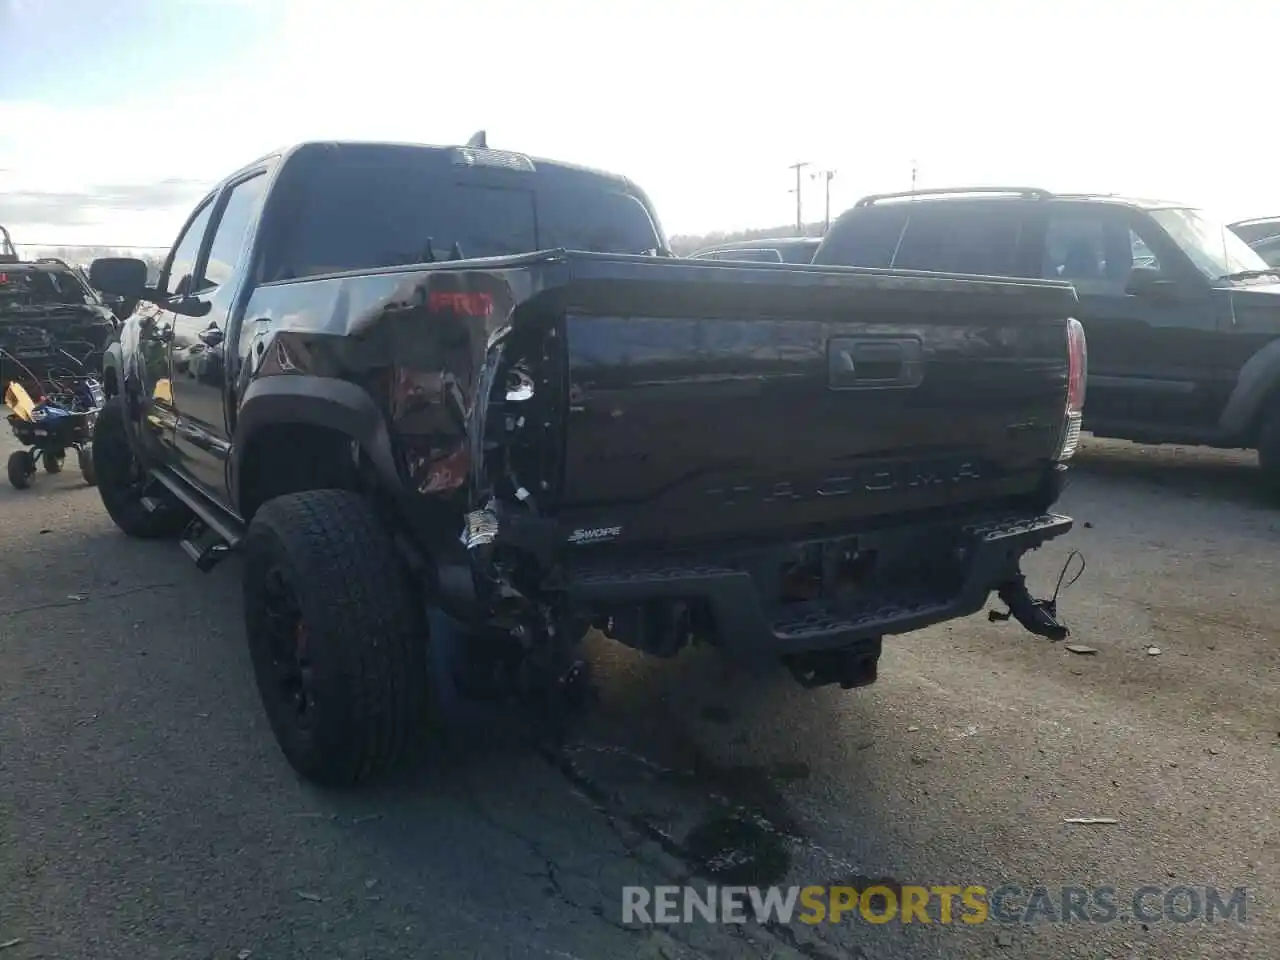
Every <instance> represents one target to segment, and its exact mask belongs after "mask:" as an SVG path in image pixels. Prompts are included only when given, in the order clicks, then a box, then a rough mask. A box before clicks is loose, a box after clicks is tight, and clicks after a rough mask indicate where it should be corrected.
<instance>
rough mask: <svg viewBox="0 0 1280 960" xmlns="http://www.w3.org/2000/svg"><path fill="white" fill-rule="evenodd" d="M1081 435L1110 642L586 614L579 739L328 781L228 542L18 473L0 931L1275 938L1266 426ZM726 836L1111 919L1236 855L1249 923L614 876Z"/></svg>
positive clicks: (1199, 942) (1278, 747) (15, 947)
mask: <svg viewBox="0 0 1280 960" xmlns="http://www.w3.org/2000/svg"><path fill="white" fill-rule="evenodd" d="M9 449H10V442H9V441H8V440H7V439H6V441H5V442H4V444H3V445H0V454H3V455H6V456H7V454H8V452H9ZM1078 466H1079V469H1078V470H1077V471H1076V474H1075V479H1074V482H1073V485H1072V487H1071V489H1070V490H1069V492H1068V494H1067V496H1066V498H1065V501H1064V504H1063V506H1064V507H1065V509H1066V511H1067V512H1069V513H1071V514H1072V515H1073V516H1074V517H1075V518H1076V520H1077V528H1076V530H1075V531H1074V532H1073V533H1072V534H1071V535H1070V536H1069V537H1067V538H1064V539H1063V540H1061V541H1058V542H1055V543H1052V544H1050V545H1049V546H1048V547H1046V548H1045V550H1043V551H1041V553H1040V554H1038V555H1036V556H1035V557H1034V558H1033V560H1032V562H1031V563H1030V567H1031V570H1032V573H1033V582H1034V583H1035V584H1036V585H1037V586H1038V587H1039V588H1040V589H1042V590H1043V589H1045V588H1051V587H1052V582H1053V579H1054V578H1055V577H1056V575H1057V572H1058V570H1059V568H1060V567H1061V566H1062V564H1063V562H1064V560H1065V559H1066V557H1067V554H1068V553H1069V551H1070V550H1071V549H1073V548H1074V549H1078V550H1080V551H1082V552H1083V554H1084V555H1085V557H1086V559H1087V560H1088V564H1089V565H1088V569H1087V571H1086V572H1085V574H1084V575H1083V577H1082V578H1081V580H1080V581H1079V583H1077V584H1076V585H1075V586H1074V587H1073V588H1071V589H1070V590H1069V591H1068V592H1067V593H1066V594H1065V596H1064V600H1063V614H1064V616H1065V617H1066V618H1067V619H1068V622H1069V623H1071V625H1072V626H1073V628H1074V631H1075V636H1074V637H1073V640H1074V641H1075V642H1077V643H1081V644H1087V645H1088V646H1090V647H1092V648H1094V650H1095V651H1096V652H1094V653H1092V654H1077V653H1072V652H1070V651H1068V650H1067V649H1066V647H1065V646H1064V645H1061V644H1059V645H1051V644H1048V643H1045V642H1043V641H1039V640H1036V639H1035V638H1032V637H1030V636H1029V635H1027V634H1025V633H1023V632H1022V631H1021V630H1020V629H1019V628H1017V627H1016V626H1012V625H1009V624H994V623H989V622H988V621H987V620H986V618H985V617H982V616H978V617H973V618H971V619H969V620H966V621H963V622H959V623H954V624H949V625H945V626H941V627H938V628H935V629H930V630H927V631H924V632H921V633H918V634H914V635H911V636H908V637H902V638H898V639H895V640H893V641H892V642H890V643H889V644H888V645H887V648H886V652H885V655H884V658H883V661H882V663H881V674H880V675H881V680H880V682H879V683H878V684H877V685H876V686H874V687H872V688H869V689H866V690H863V691H857V692H847V693H846V692H841V691H838V690H821V691H817V692H809V691H805V690H803V689H801V688H799V687H798V686H797V685H795V684H794V683H793V682H792V681H791V680H790V679H789V678H787V677H786V676H784V675H782V674H781V673H775V672H768V673H759V672H754V673H748V672H745V671H743V670H742V669H740V668H734V667H732V666H730V665H728V664H726V663H725V662H724V661H722V660H720V659H718V658H716V657H715V656H712V655H710V654H708V653H705V652H702V651H693V652H690V653H688V654H686V655H684V656H681V657H680V658H678V659H677V660H675V661H672V662H656V661H652V660H648V659H645V658H643V657H640V656H639V655H635V654H632V653H631V652H629V651H627V650H625V649H622V648H618V647H616V646H613V645H609V644H607V643H604V642H600V643H593V644H592V646H591V655H592V659H593V660H594V661H595V665H596V671H597V675H598V679H599V687H600V703H599V704H598V705H597V707H596V708H595V709H594V710H593V711H592V712H591V713H589V714H588V715H587V716H585V717H584V718H583V719H582V720H581V722H580V723H579V725H578V728H577V729H576V730H575V731H574V732H573V734H572V736H571V738H570V741H569V743H568V745H567V746H566V747H565V748H564V749H563V750H562V751H560V752H558V753H551V752H546V753H543V752H539V751H534V750H529V749H524V748H520V749H511V748H508V749H503V748H501V747H500V746H498V745H497V744H496V743H494V742H493V738H485V739H482V740H479V741H477V742H476V743H475V744H474V745H473V749H471V751H470V754H471V755H470V756H469V757H468V758H466V759H460V758H458V757H456V756H455V757H453V759H440V760H438V761H436V762H434V763H433V764H431V765H429V766H428V767H427V768H426V769H424V770H423V771H421V772H420V773H417V774H415V775H413V776H412V777H409V778H407V779H406V781H405V782H402V783H398V784H394V785H390V786H384V787H380V788H377V789H370V790H364V791H360V792H355V793H347V794H337V795H334V794H325V793H322V792H319V791H317V790H314V789H312V788H310V787H308V786H305V785H303V784H301V783H300V782H299V781H298V780H297V779H296V778H295V777H294V776H293V775H292V773H291V772H290V770H289V768H288V767H287V766H286V764H285V763H284V761H283V759H282V758H281V756H280V754H279V753H278V751H277V749H276V747H275V744H274V742H273V740H272V739H271V735H270V733H269V731H268V729H267V725H266V722H265V719H264V716H263V714H262V711H261V708H260V706H259V704H258V702H257V699H256V693H255V690H254V687H253V684H252V678H251V673H250V668H249V663H248V658H247V655H246V651H245V649H244V643H243V639H242V635H241V629H240V623H239V619H238V618H239V603H238V589H237V582H236V579H237V577H238V574H239V567H238V563H237V562H236V561H231V562H228V563H226V564H224V565H222V567H220V568H219V569H217V570H215V571H214V572H213V573H211V574H208V575H202V574H200V573H198V572H197V571H196V570H195V569H194V568H193V567H192V566H190V565H189V564H188V563H187V561H186V560H185V558H184V557H183V556H182V554H181V553H180V552H179V551H178V549H177V547H176V546H175V545H172V544H162V543H161V544H158V543H140V542H131V541H127V540H126V539H125V538H124V537H123V536H122V535H120V534H118V533H117V532H116V531H115V530H114V528H113V527H112V526H111V524H110V523H109V521H108V520H107V518H106V516H105V514H104V512H103V511H102V509H101V507H100V505H99V502H98V499H97V495H96V494H95V493H94V492H93V491H92V490H89V489H86V488H85V487H84V486H83V485H82V484H81V482H80V478H79V477H78V475H77V474H76V473H75V472H74V470H72V471H71V472H69V473H67V474H63V475H61V476H54V477H50V476H46V475H44V474H41V475H40V476H39V478H38V479H37V481H36V486H35V488H34V489H32V490H28V491H25V492H22V493H19V492H17V491H14V490H12V489H10V488H9V487H8V486H7V485H6V486H3V487H0V518H2V520H0V531H2V536H3V540H2V542H3V546H4V551H3V553H2V554H0V957H3V960H29V958H33V957H50V958H55V957H56V958H79V957H85V958H89V957H92V958H95V960H107V958H115V957H129V958H131V960H141V958H151V957H156V958H160V957H164V958H188V957H191V958H197V957H200V958H203V957H219V958H232V957H239V958H246V957H253V958H284V957H308V958H322V957H324V958H328V957H332V958H363V957H369V958H375V957H378V958H380V957H406V958H408V957H414V958H419V957H445V958H452V957H477V958H484V960H488V958H505V957H512V958H523V957H530V958H542V957H558V958H565V960H579V958H580V960H602V958H611V957H619V958H624V957H625V958H630V957H642V958H655V960H656V958H667V960H677V958H693V957H724V958H740V957H747V958H750V957H761V958H764V957H772V958H789V957H809V958H815V957H816V958H826V957H833V958H834V957H866V958H883V957H947V958H969V957H1010V958H1044V957H1054V958H1067V957H1088V958H1102V957H1111V958H1130V957H1134V958H1152V960H1155V958H1182V957H1187V958H1201V960H1207V958H1218V957H1257V958H1264V957H1266V958H1274V957H1275V956H1276V955H1277V950H1278V949H1280V947H1278V946H1277V945H1278V944H1280V923H1277V919H1276V910H1277V891H1278V890H1280V856H1277V852H1278V849H1280V832H1278V831H1277V827H1276V820H1275V816H1276V811H1277V808H1278V807H1280V706H1278V701H1277V696H1276V693H1277V677H1278V676H1280V658H1278V655H1277V645H1276V643H1275V630H1276V629H1277V628H1275V627H1274V626H1273V623H1274V621H1273V619H1272V617H1271V616H1270V615H1269V614H1270V613H1271V610H1270V609H1268V608H1269V606H1271V607H1272V608H1273V607H1274V604H1275V602H1276V600H1277V598H1278V597H1280V592H1278V590H1277V587H1276V583H1277V573H1278V570H1277V553H1276V546H1277V543H1280V510H1277V509H1275V508H1272V507H1269V506H1267V505H1266V504H1265V503H1263V502H1262V501H1261V500H1260V499H1259V497H1258V496H1257V495H1256V494H1255V492H1254V472H1253V471H1254V467H1253V462H1252V458H1251V457H1248V456H1244V455H1236V454H1223V453H1213V452H1206V451H1198V450H1184V449H1177V448H1165V449H1160V450H1156V449H1151V448H1141V447H1134V446H1131V445H1128V444H1123V443H1113V442H1101V441H1096V440H1089V441H1087V443H1086V448H1085V452H1084V454H1083V455H1082V457H1081V459H1080V462H1079V465H1078ZM1150 645H1155V646H1156V647H1158V649H1159V653H1158V654H1155V655H1153V654H1152V653H1150V652H1149V650H1148V647H1149V646H1150ZM1070 817H1106V818H1112V819H1114V821H1115V822H1114V823H1105V824H1094V825H1073V824H1067V823H1064V818H1070ZM725 843H728V844H730V845H731V846H733V847H734V849H737V850H738V851H739V852H745V853H747V854H749V855H750V856H749V857H748V858H747V860H746V862H745V863H744V864H743V865H742V867H741V876H742V878H743V881H742V882H745V883H772V882H777V883H782V884H802V885H804V884H852V885H855V886H865V885H867V884H868V883H870V882H871V881H872V880H881V881H883V882H884V883H885V885H887V886H889V887H890V888H891V889H895V890H896V889H898V888H899V887H900V885H903V884H923V885H926V886H933V885H956V886H968V885H981V886H986V887H987V888H988V889H994V888H995V887H998V886H1000V885H1001V884H1002V883H1006V882H1008V883H1015V884H1018V885H1020V886H1021V887H1022V888H1023V889H1024V890H1030V889H1031V888H1033V887H1034V886H1036V885H1038V884H1042V885H1045V886H1047V887H1049V888H1051V889H1054V890H1056V889H1057V888H1059V887H1061V886H1064V885H1065V886H1099V885H1110V886H1113V887H1115V888H1116V890H1117V896H1116V899H1117V901H1118V903H1119V914H1121V915H1122V916H1123V915H1126V914H1127V913H1128V909H1127V908H1128V903H1129V899H1130V894H1131V892H1132V891H1134V890H1135V889H1136V888H1138V887H1141V886H1143V885H1145V884H1154V885H1160V886H1166V887H1167V886H1174V885H1189V886H1197V887H1201V888H1203V887H1204V886H1205V885H1215V886H1218V887H1220V888H1233V887H1237V886H1243V887H1248V888H1249V889H1248V900H1247V915H1246V922H1245V923H1243V924H1241V923H1238V922H1236V921H1229V922H1221V921H1220V922H1218V923H1215V924H1212V925H1207V924H1202V923H1198V922H1193V923H1177V922H1173V921H1171V920H1167V919H1166V920H1158V921H1153V922H1149V923H1147V924H1145V925H1143V924H1140V923H1139V922H1137V921H1136V920H1125V919H1120V920H1117V922H1115V923H1111V924H1096V923H1085V922H1072V923H1067V924H1054V923H1048V922H1036V923H1031V924H1001V923H995V922H994V921H993V922H988V923H985V924H977V925H971V924H965V923H952V924H942V923H937V922H935V923H930V924H923V923H919V922H915V923H911V924H901V923H896V922H895V923H887V924H882V925H875V924H870V923H867V922H866V921H865V920H863V919H860V918H857V915H856V913H855V914H853V915H851V916H849V917H846V918H845V919H844V921H843V922H842V923H841V924H839V925H836V926H833V925H818V926H810V925H806V924H804V923H801V922H793V923H791V924H790V925H774V926H772V927H770V928H762V927H760V926H756V925H748V926H712V925H709V924H705V923H701V924H691V925H685V924H681V925H675V926H664V927H655V926H638V927H634V926H633V927H632V928H628V927H626V926H625V925H623V924H622V923H621V919H620V912H621V888H622V886H623V885H624V884H631V883H638V884H646V885H650V886H652V885H655V884H663V883H674V882H679V880H680V879H682V878H686V877H689V876H691V875H694V876H697V875H698V872H699V869H700V868H701V869H702V870H703V871H704V872H705V869H706V865H707V864H708V863H711V862H713V861H714V859H715V856H716V850H717V844H725ZM691 882H693V883H695V884H698V885H701V884H703V883H705V881H703V880H697V879H695V880H694V881H691ZM1158 901H1159V898H1158V897H1157V898H1154V899H1153V900H1151V901H1149V902H1151V903H1158ZM931 912H932V915H933V917H934V919H935V920H936V919H937V918H938V912H937V908H936V906H935V907H932V908H931ZM958 912H959V911H957V913H958ZM14 941H17V942H14Z"/></svg>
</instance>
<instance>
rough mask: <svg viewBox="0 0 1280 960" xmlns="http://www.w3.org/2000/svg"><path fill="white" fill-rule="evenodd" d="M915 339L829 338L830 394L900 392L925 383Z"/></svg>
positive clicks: (828, 380) (917, 343)
mask: <svg viewBox="0 0 1280 960" xmlns="http://www.w3.org/2000/svg"><path fill="white" fill-rule="evenodd" d="M922 352H923V351H922V350H921V347H920V341H919V340H918V339H916V338H915V337H895V338H888V337H832V338H831V339H830V340H828V341H827V386H829V387H831V388H832V389H833V390H901V389H904V388H910V387H918V386H919V385H920V381H921V380H923V379H924V363H923V360H922V359H921V358H922Z"/></svg>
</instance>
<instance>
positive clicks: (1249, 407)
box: [1218, 338, 1280, 438]
mask: <svg viewBox="0 0 1280 960" xmlns="http://www.w3.org/2000/svg"><path fill="white" fill-rule="evenodd" d="M1277 387H1280V338H1277V339H1275V340H1272V341H1271V342H1270V343H1268V344H1267V345H1266V346H1264V347H1263V348H1262V349H1261V350H1259V351H1258V352H1257V353H1255V354H1254V355H1253V356H1252V357H1250V358H1249V359H1248V360H1247V361H1246V362H1245V365H1244V366H1243V367H1241V368H1240V373H1239V374H1238V375H1237V376H1236V386H1235V389H1234V390H1232V391H1231V396H1230V397H1229V398H1228V399H1227V405H1226V406H1225V407H1224V408H1223V410H1222V415H1221V417H1219V420H1218V423H1219V426H1221V427H1222V430H1223V432H1224V433H1226V434H1227V435H1228V436H1231V437H1241V438H1247V436H1248V434H1249V432H1250V430H1251V428H1252V427H1253V426H1255V424H1256V423H1257V416H1258V413H1259V412H1260V411H1261V409H1262V405H1263V404H1264V403H1266V402H1267V399H1268V398H1269V397H1270V396H1271V395H1272V393H1273V392H1274V391H1275V390H1276V388H1277Z"/></svg>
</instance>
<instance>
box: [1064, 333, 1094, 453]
mask: <svg viewBox="0 0 1280 960" xmlns="http://www.w3.org/2000/svg"><path fill="white" fill-rule="evenodd" d="M1067 358H1068V359H1067V405H1066V409H1065V410H1064V411H1063V416H1062V434H1061V437H1060V439H1059V440H1058V456H1057V459H1058V461H1059V462H1062V461H1065V460H1070V459H1071V458H1072V457H1073V456H1075V452H1076V448H1077V447H1079V446H1080V426H1081V424H1082V423H1083V421H1084V391H1085V384H1086V383H1087V382H1088V380H1089V351H1088V347H1087V345H1086V343H1085V336H1084V327H1082V326H1080V321H1079V320H1075V319H1071V320H1068V321H1067Z"/></svg>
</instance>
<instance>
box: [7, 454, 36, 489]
mask: <svg viewBox="0 0 1280 960" xmlns="http://www.w3.org/2000/svg"><path fill="white" fill-rule="evenodd" d="M35 478H36V461H35V457H33V456H31V453H30V452H29V451H27V450H15V451H13V453H11V454H9V483H11V484H12V485H13V488H14V489H15V490H25V489H27V487H29V486H31V481H32V480H34V479H35Z"/></svg>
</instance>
